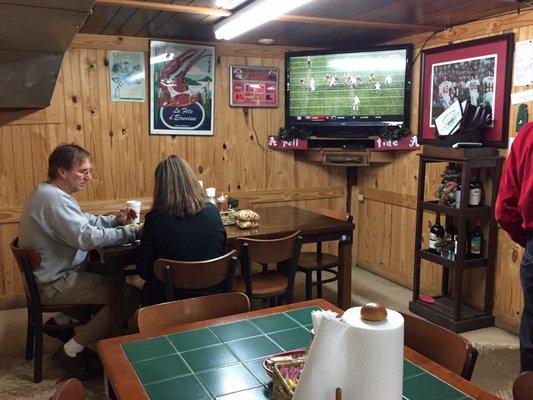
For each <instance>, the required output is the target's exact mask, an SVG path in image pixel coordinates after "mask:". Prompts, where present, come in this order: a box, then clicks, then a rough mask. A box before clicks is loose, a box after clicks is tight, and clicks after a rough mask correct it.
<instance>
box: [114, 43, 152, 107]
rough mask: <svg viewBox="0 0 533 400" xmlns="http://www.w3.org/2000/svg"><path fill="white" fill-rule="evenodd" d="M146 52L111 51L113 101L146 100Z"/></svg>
mask: <svg viewBox="0 0 533 400" xmlns="http://www.w3.org/2000/svg"><path fill="white" fill-rule="evenodd" d="M145 82H146V80H145V72H144V53H143V52H140V51H110V52H109V86H110V91H111V100H113V101H144V99H145V86H146V84H145Z"/></svg>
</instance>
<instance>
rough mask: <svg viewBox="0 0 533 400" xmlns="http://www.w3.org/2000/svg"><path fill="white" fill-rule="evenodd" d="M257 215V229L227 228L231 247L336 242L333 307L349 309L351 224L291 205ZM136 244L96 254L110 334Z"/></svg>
mask: <svg viewBox="0 0 533 400" xmlns="http://www.w3.org/2000/svg"><path fill="white" fill-rule="evenodd" d="M254 210H255V211H257V213H258V214H259V215H260V216H261V220H260V224H261V226H260V227H259V228H257V229H249V230H242V229H239V228H237V227H236V226H227V227H226V232H227V243H228V245H230V246H231V244H232V243H233V241H234V240H235V239H236V238H237V237H254V238H268V237H274V236H280V235H284V234H289V233H292V232H294V231H297V230H301V231H302V235H303V237H304V243H315V242H318V241H328V240H337V241H338V253H339V268H338V269H339V273H338V282H337V285H338V289H337V304H338V305H339V307H340V308H342V309H347V308H349V307H350V306H351V292H352V236H353V230H354V224H353V223H351V222H346V221H340V220H337V219H334V218H330V217H327V216H324V215H321V214H318V213H314V212H312V211H307V210H303V209H301V208H297V207H292V206H282V207H257V208H255V209H254ZM138 248H139V245H138V244H134V245H129V246H117V247H107V248H103V249H101V250H100V251H99V253H100V256H101V259H102V261H103V263H104V265H103V267H104V270H106V271H108V274H109V275H110V278H111V304H110V308H111V315H112V332H113V333H114V334H116V335H119V334H122V333H123V323H124V321H123V314H122V308H123V305H122V296H121V293H122V290H121V289H122V282H123V275H122V269H123V268H124V267H126V266H128V265H131V264H135V261H136V258H137V252H138Z"/></svg>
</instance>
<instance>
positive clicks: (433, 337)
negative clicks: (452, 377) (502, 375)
mask: <svg viewBox="0 0 533 400" xmlns="http://www.w3.org/2000/svg"><path fill="white" fill-rule="evenodd" d="M403 317H404V321H405V335H404V337H405V345H406V346H407V347H410V348H412V349H413V350H415V351H417V352H418V353H420V354H422V355H423V356H426V357H427V358H429V359H430V360H432V361H434V362H436V363H437V364H440V365H442V366H443V367H445V368H447V369H449V370H450V371H452V372H454V373H456V374H457V375H460V376H462V377H463V378H465V379H467V380H470V378H471V377H472V373H473V372H474V366H475V364H476V360H477V350H476V349H475V348H474V346H472V344H471V343H470V342H469V341H468V340H466V339H465V338H464V337H462V336H461V335H458V334H456V333H453V332H451V331H449V330H447V329H444V328H442V327H440V326H438V325H435V324H433V323H431V322H428V321H425V320H423V319H420V318H417V317H413V316H411V315H407V314H404V315H403Z"/></svg>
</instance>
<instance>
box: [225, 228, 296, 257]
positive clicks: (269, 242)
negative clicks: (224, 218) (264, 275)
mask: <svg viewBox="0 0 533 400" xmlns="http://www.w3.org/2000/svg"><path fill="white" fill-rule="evenodd" d="M300 233H301V231H297V232H294V233H293V234H292V235H289V236H285V237H282V238H276V239H252V238H242V237H240V238H237V239H235V247H236V248H237V249H241V248H242V245H243V244H244V243H248V256H249V257H250V261H252V262H256V263H259V264H269V263H278V262H283V261H287V260H290V259H291V257H292V255H293V251H294V244H295V243H296V239H297V238H298V236H299V235H300Z"/></svg>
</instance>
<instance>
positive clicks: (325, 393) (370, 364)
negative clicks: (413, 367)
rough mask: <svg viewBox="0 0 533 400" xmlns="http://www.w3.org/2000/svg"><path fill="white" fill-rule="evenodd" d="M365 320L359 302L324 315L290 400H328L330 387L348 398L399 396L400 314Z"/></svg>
mask: <svg viewBox="0 0 533 400" xmlns="http://www.w3.org/2000/svg"><path fill="white" fill-rule="evenodd" d="M387 313H388V315H387V319H386V320H385V321H382V322H369V321H365V320H363V319H362V318H361V307H355V308H351V309H349V310H347V311H346V312H345V313H344V315H343V317H342V319H341V320H338V319H332V318H324V319H323V320H322V322H321V324H320V329H319V330H318V332H316V335H315V338H314V340H313V343H312V344H311V348H310V349H309V354H308V356H307V361H306V363H305V367H304V369H303V371H302V375H301V377H300V381H299V383H298V386H297V389H296V392H295V394H294V397H293V400H329V399H333V398H334V394H335V388H336V387H340V388H341V389H342V395H343V398H345V399H347V400H368V399H375V400H378V399H379V400H401V398H402V385H403V317H402V315H401V314H399V313H397V312H396V311H393V310H387Z"/></svg>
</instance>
